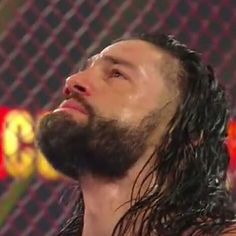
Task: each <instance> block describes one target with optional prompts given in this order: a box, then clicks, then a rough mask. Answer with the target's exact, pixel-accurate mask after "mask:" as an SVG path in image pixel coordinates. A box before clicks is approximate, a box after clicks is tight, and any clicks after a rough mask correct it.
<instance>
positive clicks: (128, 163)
mask: <svg viewBox="0 0 236 236" xmlns="http://www.w3.org/2000/svg"><path fill="white" fill-rule="evenodd" d="M157 119H158V114H157V112H153V113H151V114H149V115H148V116H146V117H145V118H144V119H143V120H142V122H141V123H140V124H139V126H138V127H135V128H134V127H132V128H131V127H128V126H127V125H124V124H120V122H118V121H117V120H105V119H102V118H98V117H95V116H94V117H93V119H89V122H88V124H87V125H81V124H79V123H78V122H76V121H75V120H73V118H72V117H71V116H70V115H69V114H67V113H64V112H55V113H50V114H47V115H46V116H44V117H43V118H42V119H41V121H40V123H39V126H38V129H37V144H38V146H39V148H40V149H41V151H42V152H43V154H44V155H45V156H46V158H47V160H48V161H49V162H50V163H51V164H52V166H53V167H54V168H55V169H56V170H58V171H59V172H62V173H63V174H64V175H67V176H69V177H71V178H73V179H78V177H79V176H82V175H84V174H86V173H91V174H93V175H94V176H98V177H103V178H109V179H118V178H122V177H124V176H125V175H126V173H127V171H128V170H129V169H130V168H131V167H132V166H133V165H134V164H135V163H136V162H137V160H138V159H139V157H140V156H142V154H143V153H144V151H145V150H146V148H147V138H148V137H149V136H150V134H151V133H152V131H153V130H154V129H155V127H156V126H157V123H158V120H157Z"/></svg>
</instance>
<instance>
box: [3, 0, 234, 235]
mask: <svg viewBox="0 0 236 236" xmlns="http://www.w3.org/2000/svg"><path fill="white" fill-rule="evenodd" d="M0 13H2V14H1V15H0V65H1V66H0V106H8V107H11V108H21V109H26V110H27V111H29V113H30V114H32V116H33V117H34V116H35V114H37V113H38V112H39V111H41V110H47V109H50V108H51V107H52V106H53V105H54V104H55V103H56V102H57V101H58V99H59V98H60V94H61V89H62V85H63V83H64V81H65V78H66V77H67V76H68V75H69V74H70V73H72V72H74V71H76V70H77V69H78V64H79V62H80V61H81V58H82V57H83V56H84V55H85V54H93V53H94V52H95V50H97V49H98V48H101V47H103V46H104V45H106V44H107V43H109V42H110V41H112V40H113V39H115V38H117V37H120V36H122V35H125V34H128V33H130V32H137V31H138V32H147V31H150V30H156V31H159V32H165V33H171V34H174V35H175V36H176V38H177V39H179V40H180V41H182V42H184V43H186V44H187V45H188V46H189V47H191V48H193V49H196V50H197V51H199V52H201V53H202V54H203V58H204V60H205V61H206V63H209V64H212V65H213V66H214V68H215V71H216V75H217V77H218V79H219V81H220V82H222V84H224V85H225V87H226V88H227V92H228V94H229V101H230V104H231V115H232V117H236V79H235V71H236V69H235V68H236V63H235V61H236V60H235V53H236V49H235V36H236V30H235V22H236V18H235V15H236V1H234V0H198V1H191V0H189V1H187V0H182V1H180V0H179V1H177V0H172V1H170V0H169V1H166V0H165V1H161V0H160V1H158V0H136V1H135V0H130V1H121V0H113V1H111V0H110V1H109V0H93V1H92V0H86V1H83V0H67V1H65V0H54V1H49V0H40V1H37V0H28V1H22V0H21V1H20V0H18V1H15V2H14V1H9V2H7V1H1V2H0ZM3 13H4V14H5V15H4V14H3ZM32 158H33V157H32ZM14 184H15V185H16V186H20V187H21V188H23V187H22V186H23V185H24V183H22V181H19V180H16V179H15V178H11V177H8V178H7V179H6V180H4V181H1V182H0V194H1V195H0V199H1V198H2V199H4V196H5V195H6V194H8V193H9V192H10V190H11V189H12V188H13V187H12V186H13V185H14ZM71 185H73V183H70V182H68V181H65V180H61V181H46V180H44V179H43V178H41V177H40V176H38V175H35V176H33V177H31V178H30V180H29V184H28V185H27V187H26V189H25V190H24V191H23V190H22V193H21V195H20V197H18V198H16V199H17V202H15V204H13V205H12V206H14V207H13V208H12V209H11V210H10V211H9V214H8V217H5V218H4V219H5V221H4V224H3V225H2V227H1V228H0V235H11V236H18V235H20V236H21V235H22V236H28V235H34V236H37V235H38V236H41V235H48V236H49V235H56V232H57V231H58V228H59V227H60V226H61V225H62V223H63V222H64V220H65V218H66V217H67V216H68V215H69V214H70V212H71V205H70V204H69V205H68V206H67V205H66V202H67V201H69V200H68V199H69V195H70V192H71V191H72V190H71V188H72V187H71ZM63 192H65V194H64V195H65V197H64V200H62V201H61V202H60V201H59V200H60V196H61V195H63ZM13 196H14V194H13ZM59 202H60V203H59ZM1 207H3V206H1V201H0V211H1ZM0 214H1V213H0Z"/></svg>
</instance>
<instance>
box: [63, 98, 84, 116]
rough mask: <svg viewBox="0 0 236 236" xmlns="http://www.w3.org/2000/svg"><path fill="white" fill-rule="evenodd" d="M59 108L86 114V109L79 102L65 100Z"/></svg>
mask: <svg viewBox="0 0 236 236" xmlns="http://www.w3.org/2000/svg"><path fill="white" fill-rule="evenodd" d="M59 107H60V108H71V109H74V110H77V111H80V112H82V113H84V114H88V112H87V111H86V109H85V108H84V107H83V106H82V105H81V104H80V103H79V102H77V101H75V100H74V99H68V100H65V101H64V102H62V103H61V105H60V106H59Z"/></svg>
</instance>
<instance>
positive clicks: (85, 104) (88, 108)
mask: <svg viewBox="0 0 236 236" xmlns="http://www.w3.org/2000/svg"><path fill="white" fill-rule="evenodd" d="M64 98H65V99H66V100H68V99H74V100H75V101H77V102H78V103H80V104H81V105H82V106H83V107H84V109H85V110H86V112H88V114H89V115H95V111H94V108H93V107H92V106H91V105H90V104H89V103H88V101H87V100H86V99H85V98H84V97H83V96H81V95H80V94H78V93H75V92H71V93H70V94H68V95H65V97H64Z"/></svg>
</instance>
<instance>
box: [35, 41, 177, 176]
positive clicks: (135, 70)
mask: <svg viewBox="0 0 236 236" xmlns="http://www.w3.org/2000/svg"><path fill="white" fill-rule="evenodd" d="M164 57H165V54H164V53H163V52H161V50H158V49H156V48H155V47H154V46H153V45H151V44H149V43H147V42H144V41H142V40H127V41H120V42H118V43H115V44H112V45H111V46H109V47H107V48H105V49H104V50H103V51H101V52H100V53H99V54H96V55H95V56H93V57H91V58H89V59H88V61H87V63H86V66H85V67H84V68H83V70H81V71H79V72H78V73H76V74H73V75H71V76H70V77H69V78H68V79H67V80H66V83H65V88H64V96H65V100H64V102H62V104H61V105H60V106H59V107H58V108H57V109H56V110H54V111H53V112H52V113H49V114H48V115H46V116H45V117H44V118H43V119H42V120H41V122H40V124H39V128H38V133H37V139H38V144H39V147H40V148H41V150H42V152H43V153H44V154H45V155H46V157H47V158H48V160H49V161H50V162H51V163H52V165H53V166H54V167H55V168H56V169H58V170H59V171H61V172H62V173H64V174H66V175H68V176H71V177H73V178H78V177H79V175H82V174H85V173H87V172H91V173H92V174H95V175H97V176H102V177H108V178H121V177H123V176H125V174H126V173H127V171H128V170H129V169H130V168H131V167H132V166H133V165H134V164H135V163H136V162H137V160H138V159H139V158H140V157H141V156H142V154H143V153H144V152H145V150H146V149H147V148H148V146H149V145H150V143H151V140H152V139H154V137H156V136H158V135H157V134H158V132H160V130H159V129H158V127H160V123H161V122H162V121H161V120H163V117H162V118H160V117H161V116H162V115H161V114H163V113H164V110H165V109H166V106H168V103H169V102H170V101H171V99H173V98H172V97H171V96H170V91H169V88H168V86H167V84H168V83H167V82H166V81H165V80H164V78H163V75H162V73H161V71H163V68H162V67H163V66H164V65H163V61H164ZM165 119H166V117H165ZM152 141H153V140H152Z"/></svg>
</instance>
